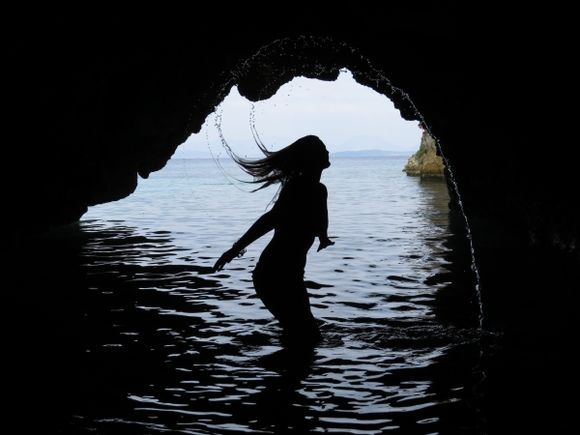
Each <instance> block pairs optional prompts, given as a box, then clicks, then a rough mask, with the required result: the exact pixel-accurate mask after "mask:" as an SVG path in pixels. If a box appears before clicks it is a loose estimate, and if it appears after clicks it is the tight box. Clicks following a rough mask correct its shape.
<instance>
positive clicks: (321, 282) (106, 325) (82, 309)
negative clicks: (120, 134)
mask: <svg viewBox="0 0 580 435" xmlns="http://www.w3.org/2000/svg"><path fill="white" fill-rule="evenodd" d="M365 164H367V163H365V162H362V163H359V166H360V165H363V166H364V165H365ZM337 166H339V171H338V172H336V173H335V174H338V175H340V177H339V176H338V175H336V178H333V176H334V175H333V174H332V173H330V174H329V179H327V180H326V183H327V185H328V188H329V191H330V192H331V195H333V196H331V204H332V205H331V210H330V213H331V219H333V221H332V223H331V235H335V236H337V239H336V241H337V243H336V245H335V246H333V247H332V248H331V249H328V251H327V252H328V253H327V254H324V255H321V254H318V256H316V255H315V254H313V255H311V256H310V257H309V264H308V266H307V274H306V279H307V280H308V287H309V289H310V290H309V291H310V294H311V300H312V303H313V312H314V314H315V316H317V317H318V318H321V319H322V320H323V321H324V322H325V323H324V325H323V327H322V332H323V335H324V338H323V341H322V342H321V343H320V344H319V345H318V346H317V347H316V348H314V349H311V350H302V351H300V352H297V351H295V350H292V349H285V348H284V347H283V346H282V345H281V343H280V339H279V338H280V337H279V334H280V329H279V327H278V326H277V325H276V322H275V321H273V320H272V318H271V316H270V315H269V313H268V312H267V311H266V310H265V309H264V308H263V307H262V306H261V302H260V301H259V299H258V298H257V297H256V296H255V295H254V292H253V289H252V286H251V280H250V271H251V269H252V266H253V264H254V261H255V256H256V255H257V254H259V249H256V251H255V252H249V253H248V254H247V255H246V256H245V257H244V258H242V259H239V260H236V261H235V262H233V263H232V264H231V265H230V266H231V267H229V268H227V269H226V270H224V271H222V272H221V273H218V274H212V273H211V271H210V267H211V265H212V264H213V262H214V261H215V257H216V256H217V255H219V254H220V253H221V252H222V250H223V249H222V248H223V247H224V246H226V245H225V244H226V243H231V242H232V241H233V240H235V236H234V234H237V235H239V234H240V230H241V229H242V228H243V227H244V226H245V225H246V224H247V220H244V219H246V218H240V222H238V223H235V222H234V221H232V222H234V223H233V224H231V225H232V226H233V228H226V229H223V234H220V235H219V236H217V235H216V234H212V233H211V230H210V228H211V227H212V225H215V221H212V220H207V219H206V220H205V221H201V219H202V216H203V214H204V213H207V210H204V209H203V204H204V202H203V201H204V198H201V197H198V198H196V199H197V201H198V205H199V208H198V209H197V211H196V213H198V215H197V216H195V215H194V216H190V219H189V220H188V221H187V222H191V225H194V226H195V227H193V228H192V229H191V231H188V229H187V227H186V226H182V227H180V228H179V229H178V230H177V231H168V230H165V229H163V228H168V226H166V225H164V222H163V221H162V220H161V221H159V220H158V219H159V218H158V217H156V216H150V215H148V216H147V219H149V220H148V222H147V223H146V224H143V223H142V222H140V221H139V219H141V216H143V215H142V214H140V213H135V216H136V218H135V219H134V220H133V221H131V219H126V220H121V219H118V216H116V215H115V214H114V212H111V210H112V209H108V211H107V210H105V211H102V212H99V213H101V215H102V216H101V218H100V219H95V216H90V215H89V216H88V217H89V219H87V220H84V221H82V222H81V223H80V224H79V225H78V227H76V228H69V229H66V230H63V231H62V232H61V233H60V234H59V233H57V234H53V235H52V236H51V237H48V238H47V239H45V240H44V243H40V244H39V245H38V247H37V252H38V255H39V258H43V259H44V260H43V261H42V266H40V267H39V269H38V274H37V275H36V276H35V277H34V278H31V280H32V282H33V283H35V284H36V288H35V289H33V290H32V291H31V292H30V293H29V294H28V296H27V298H28V299H27V300H26V301H22V300H21V301H18V303H20V304H23V305H26V311H27V316H28V321H27V322H25V323H26V325H20V326H19V327H17V328H16V329H17V330H18V331H20V334H21V336H20V337H19V341H20V348H19V350H18V351H19V352H22V353H23V354H25V355H26V356H27V359H26V360H27V364H28V365H26V367H20V369H21V370H22V371H25V372H26V373H28V374H29V376H28V378H27V383H30V388H34V389H37V391H38V394H37V395H35V401H36V402H37V405H38V404H40V408H41V409H44V410H46V415H44V414H41V415H42V419H44V420H43V422H44V423H43V424H46V425H48V426H50V427H56V428H58V429H59V430H60V431H61V432H63V433H84V432H86V433H99V434H105V433H162V432H167V431H169V432H176V433H192V434H203V433H207V434H222V433H224V434H225V433H241V432H251V433H254V432H255V433H281V432H284V433H297V434H304V433H310V432H331V433H356V434H376V433H381V432H389V431H393V432H404V433H408V432H411V433H438V432H442V433H447V432H453V433H480V432H483V431H484V429H483V428H484V427H485V418H484V417H483V416H482V410H481V409H480V405H481V403H480V398H479V397H478V394H479V393H478V388H477V387H476V386H477V384H478V383H479V382H480V381H481V380H482V376H484V373H482V369H481V367H480V364H481V351H482V339H484V340H488V338H486V337H485V336H482V333H481V332H480V331H478V329H477V328H476V327H475V325H476V322H475V318H476V314H477V313H476V312H475V309H476V307H474V305H473V303H472V302H473V294H472V293H471V288H470V287H469V286H470V285H471V284H472V283H471V281H470V280H471V279H472V277H471V276H470V275H469V272H466V271H468V270H469V265H468V264H467V265H466V264H464V263H462V258H463V257H462V256H461V255H459V257H461V258H457V257H458V255H457V253H458V252H459V253H461V251H460V249H459V248H458V249H457V250H454V249H453V248H454V247H455V246H456V244H457V242H458V240H459V239H461V238H460V237H459V236H454V235H453V234H451V232H450V231H449V225H448V206H447V203H448V196H447V191H446V186H445V183H444V182H443V181H439V180H422V181H421V180H419V179H412V178H406V177H405V176H399V174H398V173H397V174H395V173H394V172H393V173H390V174H391V175H389V176H384V174H383V175H381V174H380V173H377V172H373V171H367V173H368V176H369V177H371V178H373V179H372V180H370V181H369V184H376V183H377V182H379V181H380V182H382V183H383V186H381V187H377V188H375V189H374V190H372V191H371V190H368V189H367V187H368V186H364V185H363V186H362V187H361V186H360V185H355V183H353V182H352V181H349V182H343V184H340V183H341V182H342V181H341V180H352V177H354V174H355V173H356V171H360V170H361V168H360V167H357V168H350V169H349V167H348V166H346V165H345V167H342V168H340V163H339V164H338V165H337ZM381 177H382V178H381ZM339 178H340V179H339ZM359 184H360V183H359ZM388 186H391V187H388ZM216 188H217V187H216ZM222 188H223V187H222ZM387 188H388V189H390V190H389V191H387V192H385V189H387ZM210 190H211V189H210ZM361 191H364V192H365V195H364V198H363V199H361V197H358V196H357V195H360V192H361ZM213 194H215V192H214V193H213ZM136 195H137V196H136V198H133V200H134V201H138V200H139V197H138V194H136ZM208 195H209V196H210V197H211V195H212V193H211V192H210V193H208ZM226 200H227V197H226V198H222V201H226ZM357 201H358V204H359V207H357V208H353V207H348V205H349V204H357ZM361 201H363V202H364V201H367V202H368V204H364V203H363V204H362V206H361V205H360V203H361ZM210 202H211V201H209V199H208V201H207V204H209V203H210ZM214 202H215V201H214ZM119 204H121V203H119ZM370 204H373V205H372V207H371V205H370ZM365 205H366V207H365ZM108 206H110V205H108ZM113 206H114V205H113ZM141 206H143V207H147V204H145V205H143V204H142V205H141ZM123 207H127V205H126V204H125V205H123ZM135 207H137V206H135ZM155 207H157V206H155ZM332 207H334V209H332ZM135 209H137V210H138V208H135ZM345 209H348V210H347V211H345ZM188 212H189V213H192V209H188ZM244 213H245V211H244V210H240V214H241V215H242V216H243V215H244ZM247 213H248V216H250V215H252V213H255V210H249V211H247ZM119 214H126V210H125V211H123V212H122V213H119ZM107 216H108V217H107ZM174 218H175V217H174ZM175 219H177V220H179V217H176V218H175ZM216 219H217V220H218V221H219V220H220V219H221V216H219V215H217V214H216ZM184 225H185V224H184ZM202 226H205V228H202ZM221 230H222V229H220V231H221ZM200 232H203V234H201V233H200ZM197 234H199V238H198V239H195V236H196V235H197ZM204 237H205V238H206V239H205V240H204V241H203V242H202V243H200V242H199V239H200V238H201V239H203V238H204ZM55 246H58V247H59V249H58V250H57V251H55ZM454 253H455V254H454ZM48 289H51V290H48ZM441 295H444V296H441ZM442 304H444V305H445V307H444V308H442ZM452 311H461V312H462V313H463V314H462V315H461V316H455V317H453V316H449V315H448V314H449V312H452ZM28 334H30V336H31V337H34V342H35V344H34V346H30V341H27V340H26V339H25V336H26V335H28ZM23 396H24V397H30V396H29V395H28V393H23ZM38 418H40V417H38Z"/></svg>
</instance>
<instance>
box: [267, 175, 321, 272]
mask: <svg viewBox="0 0 580 435" xmlns="http://www.w3.org/2000/svg"><path fill="white" fill-rule="evenodd" d="M324 189H325V188H324V186H323V185H322V184H321V183H319V182H318V181H314V182H313V181H311V180H305V179H302V178H301V177H298V178H296V179H294V180H291V181H289V182H288V183H287V184H286V185H284V187H283V188H282V191H281V192H280V196H279V198H278V200H277V201H276V204H275V205H274V208H273V209H272V212H273V213H274V214H275V217H276V226H275V228H274V237H273V238H272V240H271V241H270V243H269V244H268V246H266V248H265V249H264V251H263V252H262V254H261V255H260V259H259V261H258V264H257V265H256V270H258V271H259V270H265V269H266V270H268V271H269V272H272V273H280V274H284V273H292V274H296V273H300V274H302V273H303V272H304V267H305V266H306V255H307V253H308V250H309V249H310V247H311V246H312V244H313V243H314V238H315V237H316V236H317V235H318V234H319V232H320V229H321V224H322V207H323V191H324Z"/></svg>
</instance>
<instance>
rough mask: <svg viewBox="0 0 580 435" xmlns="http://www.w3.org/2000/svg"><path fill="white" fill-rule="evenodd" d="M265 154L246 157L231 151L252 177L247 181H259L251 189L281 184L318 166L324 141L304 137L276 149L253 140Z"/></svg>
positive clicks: (315, 137)
mask: <svg viewBox="0 0 580 435" xmlns="http://www.w3.org/2000/svg"><path fill="white" fill-rule="evenodd" d="M256 144H257V145H258V147H259V148H260V151H261V152H262V154H264V157H263V158H261V159H255V160H254V159H246V158H242V157H239V156H237V155H236V154H235V153H233V152H230V156H231V157H232V159H233V160H234V161H235V162H236V163H237V164H238V166H239V167H240V168H242V170H243V171H244V172H245V173H247V174H249V175H251V176H252V177H253V178H254V179H253V180H252V181H248V182H249V183H255V184H261V186H260V187H258V188H257V189H255V190H254V192H255V191H257V190H261V189H264V188H266V187H268V186H270V185H272V184H275V183H280V184H282V185H284V184H285V183H286V182H288V181H289V180H290V179H292V178H293V177H295V176H297V175H299V174H301V173H303V172H304V171H306V170H308V169H310V168H315V167H319V166H320V162H321V158H322V157H323V155H322V152H326V147H325V146H324V143H323V142H322V141H321V140H320V139H319V138H318V137H317V136H313V135H310V136H304V137H302V138H300V139H298V140H297V141H295V142H293V143H292V144H290V145H288V146H287V147H285V148H282V149H281V150H278V151H269V150H268V149H266V147H265V146H264V144H263V143H261V142H260V141H258V140H257V141H256Z"/></svg>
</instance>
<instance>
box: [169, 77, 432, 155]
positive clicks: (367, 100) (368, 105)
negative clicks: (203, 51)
mask: <svg viewBox="0 0 580 435" xmlns="http://www.w3.org/2000/svg"><path fill="white" fill-rule="evenodd" d="M252 106H253V108H252ZM216 120H221V122H219V124H220V126H221V131H222V134H223V137H224V139H225V140H226V141H227V143H228V144H229V146H230V147H231V148H232V149H233V151H234V152H235V153H237V154H238V155H240V156H247V157H257V156H260V153H259V150H258V149H257V146H256V144H255V143H254V141H253V139H252V132H251V128H250V125H251V122H253V125H254V126H255V130H256V132H257V134H258V135H259V137H260V139H261V141H262V142H263V143H264V144H265V145H266V147H267V148H268V149H271V150H277V149H280V148H283V147H285V146H286V145H289V144H290V143H292V142H294V141H295V140H296V139H298V138H300V137H302V136H305V135H309V134H314V135H316V136H318V137H320V139H322V141H323V142H324V143H325V144H326V146H327V148H328V150H329V151H330V152H331V153H333V152H341V151H357V150H369V149H373V150H374V149H379V150H385V151H395V152H404V153H408V154H409V155H410V154H412V153H414V152H415V151H417V149H418V148H419V143H420V140H421V130H420V129H419V126H418V122H417V121H405V120H403V119H402V118H401V116H400V114H399V111H398V110H397V109H395V107H394V105H393V103H392V102H391V101H390V100H389V99H388V98H387V97H385V96H384V95H381V94H379V93H377V92H375V91H374V90H372V89H370V88H368V87H366V86H362V85H360V84H358V83H357V82H356V81H355V80H354V79H353V77H352V74H351V72H350V71H348V70H343V71H342V72H341V74H340V75H339V77H338V79H337V80H336V81H334V82H328V81H322V80H315V79H307V78H305V77H296V78H294V79H293V80H292V81H290V82H288V83H286V84H285V85H283V86H282V87H281V88H280V89H279V90H278V92H277V93H276V94H275V95H274V96H273V97H271V98H270V99H268V100H264V101H259V102H256V103H252V102H251V101H249V100H247V99H245V98H244V97H242V96H240V94H239V92H238V89H237V87H235V86H234V87H233V88H232V89H231V91H230V93H229V95H228V96H227V97H226V98H225V99H224V101H223V102H222V103H221V104H220V105H219V106H218V107H217V108H216V111H215V112H214V113H212V114H210V115H209V116H208V118H207V119H206V121H205V124H204V125H203V127H202V129H201V131H200V132H199V133H198V134H193V135H191V136H190V137H189V138H188V139H187V141H186V142H185V143H183V144H182V145H180V146H179V147H178V148H177V151H176V152H175V154H174V156H173V158H197V157H211V155H212V154H213V155H214V156H215V157H223V156H225V155H226V154H225V151H224V150H223V146H222V145H221V142H220V135H219V129H218V128H217V127H216ZM251 120H252V121H251Z"/></svg>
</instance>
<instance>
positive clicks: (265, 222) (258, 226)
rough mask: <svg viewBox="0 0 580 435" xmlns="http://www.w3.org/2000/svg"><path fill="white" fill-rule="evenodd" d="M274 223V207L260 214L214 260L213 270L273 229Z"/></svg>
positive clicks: (219, 267) (220, 268) (219, 268)
mask: <svg viewBox="0 0 580 435" xmlns="http://www.w3.org/2000/svg"><path fill="white" fill-rule="evenodd" d="M275 225H276V213H274V209H272V210H270V211H269V212H267V213H264V214H263V215H262V216H260V217H259V218H258V220H256V222H254V223H253V224H252V226H251V227H250V228H249V229H248V231H246V232H245V233H244V235H243V236H242V237H240V239H239V240H238V241H237V242H236V243H234V244H233V246H232V247H231V248H230V249H228V250H227V251H226V252H224V253H223V254H222V256H221V257H220V258H219V259H218V261H216V263H215V264H214V266H213V270H214V272H216V271H218V270H222V269H223V267H224V266H225V265H226V264H227V263H229V262H230V261H232V260H233V259H234V258H235V257H237V256H238V255H239V254H240V252H241V251H242V250H243V249H244V248H245V247H246V246H248V245H250V244H251V243H252V242H254V241H255V240H257V239H259V238H260V237H262V236H263V235H264V234H266V233H268V232H270V231H271V230H273V229H274V226H275Z"/></svg>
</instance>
